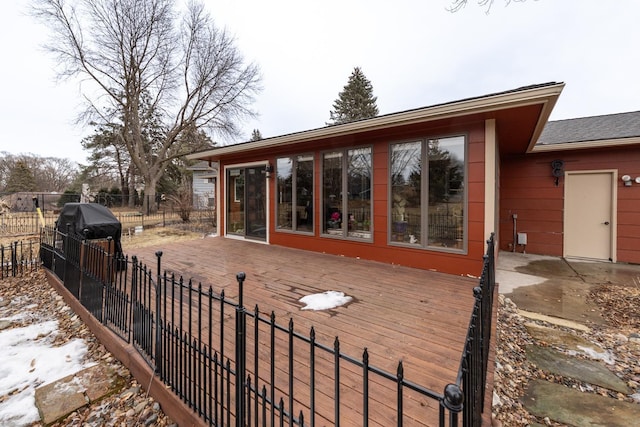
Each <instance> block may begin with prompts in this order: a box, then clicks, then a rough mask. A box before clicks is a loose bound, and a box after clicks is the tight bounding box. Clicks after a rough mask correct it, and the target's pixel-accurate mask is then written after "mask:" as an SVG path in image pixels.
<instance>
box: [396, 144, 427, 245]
mask: <svg viewBox="0 0 640 427" xmlns="http://www.w3.org/2000/svg"><path fill="white" fill-rule="evenodd" d="M421 159H422V142H421V141H416V142H407V143H403V144H395V145H392V146H391V234H390V236H391V241H393V242H405V243H411V244H420V239H421V235H422V233H421V230H422V203H421V192H420V188H421V184H422V172H421V166H420V165H421Z"/></svg>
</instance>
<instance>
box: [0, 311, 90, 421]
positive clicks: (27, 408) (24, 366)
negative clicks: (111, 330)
mask: <svg viewBox="0 0 640 427" xmlns="http://www.w3.org/2000/svg"><path fill="white" fill-rule="evenodd" d="M21 318H24V314H21V315H16V316H13V317H8V318H0V321H3V322H10V323H11V322H15V321H17V320H18V319H21ZM57 332H58V322H57V321H56V320H46V321H41V322H39V323H33V324H30V325H28V326H23V327H14V328H8V329H4V330H2V331H0V361H2V363H0V425H2V426H16V427H17V426H26V425H29V424H31V423H33V422H36V421H39V420H40V415H39V414H38V409H37V408H36V406H35V389H36V387H38V386H40V385H43V384H46V383H49V382H52V381H55V380H58V379H60V378H63V377H66V376H67V375H71V374H74V373H76V372H78V371H80V370H82V369H84V368H87V367H89V365H86V366H85V365H83V363H82V360H83V358H84V356H85V354H86V352H87V345H86V343H85V342H84V341H83V340H80V339H73V340H70V341H68V342H67V343H65V344H64V345H62V346H53V345H52V343H53V341H54V339H55V336H56V334H57Z"/></svg>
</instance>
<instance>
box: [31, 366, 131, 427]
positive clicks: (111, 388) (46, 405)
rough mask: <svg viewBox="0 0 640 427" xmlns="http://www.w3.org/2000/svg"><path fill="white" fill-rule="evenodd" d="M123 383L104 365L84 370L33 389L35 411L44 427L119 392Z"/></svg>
mask: <svg viewBox="0 0 640 427" xmlns="http://www.w3.org/2000/svg"><path fill="white" fill-rule="evenodd" d="M122 385H123V380H122V378H120V377H119V376H118V375H117V374H116V373H115V372H113V370H111V369H110V368H108V367H106V366H103V365H95V366H92V367H90V368H87V369H83V370H82V371H80V372H77V373H75V374H73V375H68V376H66V377H64V378H61V379H59V380H58V381H54V382H52V383H49V384H45V385H43V386H41V387H38V388H36V393H35V400H36V407H37V408H38V411H39V412H40V418H41V420H42V422H43V424H44V425H49V424H51V423H53V422H55V421H57V420H59V419H61V418H63V417H65V416H67V415H69V414H70V413H72V412H73V411H75V410H77V409H79V408H81V407H83V406H85V405H87V404H88V403H90V402H95V401H97V400H99V399H101V398H102V397H104V396H107V395H109V394H112V393H115V392H116V391H118V390H119V389H120V388H122Z"/></svg>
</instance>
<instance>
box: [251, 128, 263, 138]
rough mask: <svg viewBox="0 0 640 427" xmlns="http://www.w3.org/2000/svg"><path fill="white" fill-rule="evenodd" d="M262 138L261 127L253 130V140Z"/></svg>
mask: <svg viewBox="0 0 640 427" xmlns="http://www.w3.org/2000/svg"><path fill="white" fill-rule="evenodd" d="M261 139H262V134H261V133H260V130H259V129H254V130H253V132H251V141H260V140H261Z"/></svg>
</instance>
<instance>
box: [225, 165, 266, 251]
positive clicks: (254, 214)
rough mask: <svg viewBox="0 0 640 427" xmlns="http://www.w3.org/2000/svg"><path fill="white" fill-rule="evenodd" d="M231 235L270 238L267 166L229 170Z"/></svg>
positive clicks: (228, 207) (228, 223) (228, 225)
mask: <svg viewBox="0 0 640 427" xmlns="http://www.w3.org/2000/svg"><path fill="white" fill-rule="evenodd" d="M226 182H227V203H226V205H227V208H226V215H227V221H226V227H227V230H226V231H227V234H230V235H236V236H243V237H246V238H249V239H256V240H266V238H267V196H266V194H267V192H266V190H267V186H266V175H265V166H264V165H262V166H252V167H242V168H230V169H227V179H226Z"/></svg>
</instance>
